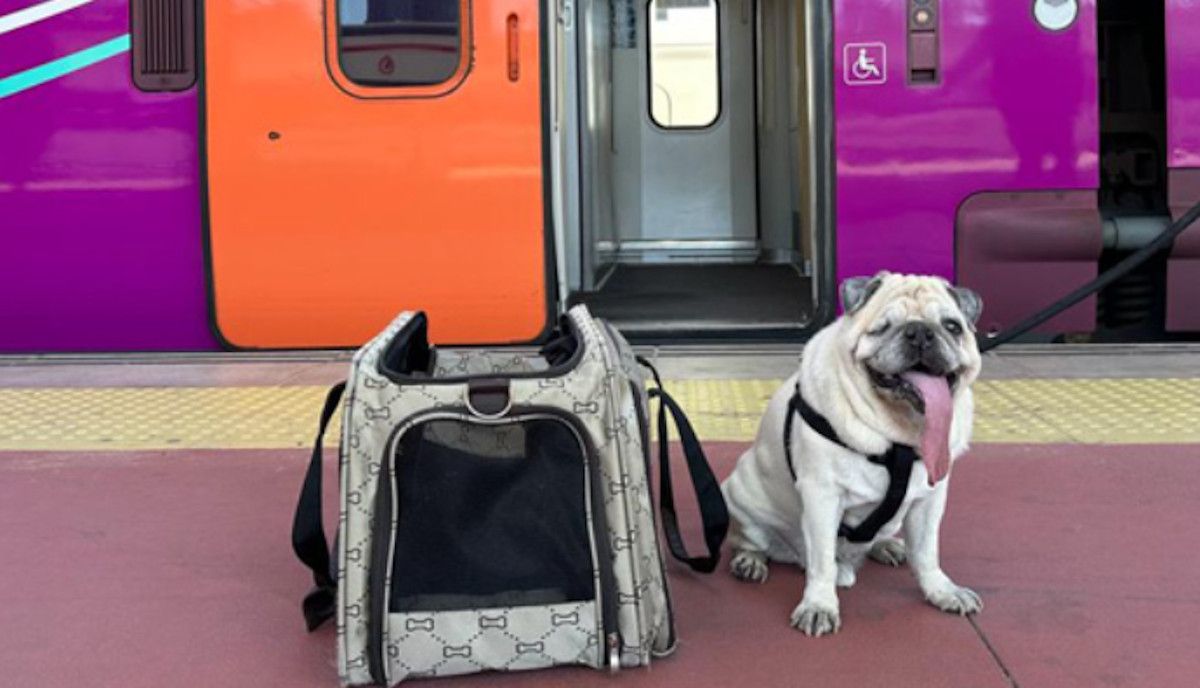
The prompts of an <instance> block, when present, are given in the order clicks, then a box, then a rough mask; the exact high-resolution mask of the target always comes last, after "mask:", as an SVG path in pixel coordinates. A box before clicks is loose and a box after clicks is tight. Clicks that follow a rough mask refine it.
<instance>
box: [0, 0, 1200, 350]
mask: <svg viewBox="0 0 1200 688" xmlns="http://www.w3.org/2000/svg"><path fill="white" fill-rule="evenodd" d="M1191 27H1197V28H1200V8H1198V7H1197V6H1196V4H1195V3H1193V2H1189V1H1187V0H1151V1H1150V2H1142V1H1139V2H1133V1H1132V0H974V1H972V2H961V3H958V2H954V3H952V2H941V1H940V0H812V1H811V2H793V1H789V0H557V1H555V2H539V1H538V0H267V1H264V0H224V1H222V2H203V3H195V2H194V1H193V0H43V1H41V2H37V1H35V0H5V2H3V3H0V229H2V231H0V240H2V241H3V244H2V245H0V323H3V325H2V326H0V351H3V352H35V353H40V352H54V351H134V350H213V349H221V348H233V349H281V348H282V349H289V348H331V347H350V346H354V345H357V344H360V343H361V342H362V341H363V340H364V339H365V338H367V337H369V336H370V335H371V334H372V333H374V332H376V331H378V330H379V328H380V327H381V326H382V324H384V323H386V322H387V321H388V320H389V319H390V318H391V316H393V315H394V314H395V313H396V312H397V311H399V310H402V309H423V310H426V311H428V312H429V313H430V314H431V321H432V322H434V323H436V324H437V325H436V327H437V328H438V329H437V330H436V331H435V332H433V333H431V335H432V337H433V338H434V339H436V340H437V341H440V342H446V343H459V344H470V343H484V342H488V343H499V342H534V341H537V340H539V339H540V338H542V337H543V336H544V335H545V333H546V332H548V330H549V328H550V326H551V325H552V323H553V322H554V320H555V317H556V314H557V313H558V312H560V311H561V310H562V308H563V307H565V306H567V305H569V304H573V303H579V302H582V303H587V304H589V306H590V307H591V308H592V309H593V310H594V311H595V312H597V313H598V314H600V315H603V316H606V317H608V318H610V319H611V320H612V321H614V322H615V323H617V324H618V325H620V326H621V327H622V328H624V329H625V330H626V331H628V332H629V333H631V334H632V335H633V336H636V337H642V338H650V339H655V338H657V339H667V338H685V339H693V340H694V339H727V338H742V339H756V340H765V339H781V338H782V339H793V340H799V339H802V338H803V337H805V336H806V334H807V333H809V332H811V331H812V330H813V328H815V327H818V326H820V325H822V324H824V323H825V322H827V321H828V320H829V319H830V318H832V317H834V315H835V314H836V311H837V305H836V294H835V292H836V289H835V285H836V283H837V281H838V280H839V279H841V278H844V277H846V276H850V275H856V274H864V273H872V272H875V271H877V270H880V269H889V270H893V271H905V272H922V273H933V274H939V275H944V276H945V277H947V278H950V279H953V280H956V281H958V282H959V283H962V284H965V285H968V286H971V287H973V288H975V289H977V290H978V291H980V292H981V293H982V294H983V296H984V300H985V303H986V312H985V316H984V320H983V322H982V324H981V326H982V327H983V328H984V329H985V330H987V331H998V330H1000V329H1003V328H1004V327H1006V326H1008V325H1011V324H1012V323H1013V322H1015V321H1016V320H1018V319H1020V318H1021V317H1022V316H1024V315H1026V314H1027V313H1028V312H1030V311H1032V310H1035V309H1036V308H1038V307H1039V306H1041V305H1043V304H1045V303H1048V302H1050V301H1052V300H1053V299H1054V298H1055V297H1057V296H1058V295H1060V294H1062V293H1065V292H1067V291H1069V290H1070V289H1071V288H1073V287H1075V286H1077V285H1078V284H1080V283H1083V282H1086V281H1087V280H1088V279H1090V278H1092V277H1094V276H1095V275H1096V274H1097V273H1098V272H1099V271H1100V270H1102V269H1104V268H1105V267H1107V266H1109V265H1112V264H1115V263H1116V262H1117V261H1119V260H1120V259H1122V258H1123V257H1125V256H1126V255H1128V254H1129V253H1130V252H1132V251H1134V250H1136V249H1138V248H1139V247H1141V246H1144V245H1145V244H1146V243H1148V242H1149V241H1150V240H1151V239H1153V237H1154V236H1156V235H1157V233H1159V232H1161V231H1162V230H1163V228H1165V227H1166V226H1167V224H1169V222H1170V221H1171V219H1172V218H1173V217H1177V216H1178V215H1179V214H1180V213H1182V212H1183V210H1185V209H1186V208H1187V207H1189V206H1190V205H1191V204H1193V203H1195V202H1196V201H1200V117H1197V116H1195V115H1196V113H1197V111H1200V79H1197V78H1196V77H1195V76H1194V74H1196V73H1198V72H1197V69H1195V68H1196V67H1200V46H1197V45H1196V44H1195V42H1194V41H1188V40H1187V39H1186V36H1187V35H1188V33H1189V31H1190V29H1191ZM1198 286H1200V230H1198V231H1191V232H1187V233H1185V234H1183V235H1181V236H1180V237H1179V239H1177V240H1176V241H1175V243H1174V245H1173V246H1172V247H1171V249H1170V251H1169V252H1164V253H1162V254H1161V255H1159V256H1158V257H1156V258H1154V259H1152V260H1151V261H1149V262H1147V263H1145V264H1144V265H1143V266H1142V267H1141V268H1139V269H1138V270H1137V271H1135V272H1134V273H1132V274H1130V275H1128V276H1127V277H1125V278H1124V279H1122V280H1120V281H1118V282H1117V283H1115V284H1113V285H1111V286H1109V287H1108V288H1106V289H1105V290H1103V291H1101V292H1100V293H1099V294H1098V295H1097V297H1096V298H1093V299H1090V300H1087V301H1084V302H1083V303H1081V304H1079V305H1078V306H1076V307H1074V308H1072V309H1069V310H1067V311H1066V312H1064V313H1062V314H1060V315H1059V316H1058V317H1056V318H1054V319H1053V320H1051V321H1050V322H1048V323H1047V324H1046V325H1045V326H1044V328H1043V333H1042V335H1041V336H1042V337H1062V336H1069V337H1074V338H1080V339H1092V340H1105V339H1142V340H1145V339H1152V340H1158V339H1170V338H1176V337H1190V336H1193V335H1194V334H1195V333H1196V332H1197V331H1200V289H1197V287H1198Z"/></svg>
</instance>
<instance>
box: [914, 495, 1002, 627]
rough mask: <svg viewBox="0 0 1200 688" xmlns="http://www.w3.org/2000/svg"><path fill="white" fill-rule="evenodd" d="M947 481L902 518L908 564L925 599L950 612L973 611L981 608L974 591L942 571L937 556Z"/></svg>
mask: <svg viewBox="0 0 1200 688" xmlns="http://www.w3.org/2000/svg"><path fill="white" fill-rule="evenodd" d="M947 482H949V481H945V480H943V481H942V483H941V484H940V485H938V486H937V488H936V489H935V490H934V491H933V494H931V495H929V496H928V497H926V498H925V499H922V500H918V501H917V502H916V503H914V504H913V505H912V508H911V509H909V512H908V514H906V515H905V517H904V540H905V542H906V543H907V544H908V563H909V565H910V566H911V567H912V571H913V574H914V575H915V576H916V577H917V584H918V585H920V586H921V592H923V593H924V594H925V599H927V600H929V603H930V604H932V605H933V606H935V607H937V608H938V609H941V610H942V611H944V612H949V613H951V614H963V615H965V614H974V613H975V612H978V611H980V610H981V609H983V601H982V600H980V599H979V595H977V594H975V591H974V590H971V589H970V588H964V587H962V586H961V585H958V584H956V583H955V582H954V581H952V580H950V577H949V576H947V575H946V573H945V572H944V571H942V565H941V561H940V559H939V555H938V532H939V530H940V529H941V524H942V514H943V513H945V511H946V490H947V487H946V485H947Z"/></svg>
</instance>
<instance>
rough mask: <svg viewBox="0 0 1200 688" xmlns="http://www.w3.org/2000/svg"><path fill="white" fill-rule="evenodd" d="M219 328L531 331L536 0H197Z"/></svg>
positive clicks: (537, 120)
mask: <svg viewBox="0 0 1200 688" xmlns="http://www.w3.org/2000/svg"><path fill="white" fill-rule="evenodd" d="M203 19H204V22H203V23H204V30H203V39H204V61H203V67H204V69H203V89H204V91H203V94H204V106H203V108H202V109H203V117H204V123H203V124H204V127H205V131H204V133H203V134H202V135H205V136H206V142H205V144H204V152H205V154H206V170H205V174H206V181H207V190H208V192H207V193H208V198H207V202H208V223H207V224H208V228H207V230H208V231H207V242H208V251H209V267H210V270H211V274H210V276H209V277H210V281H211V288H212V292H213V293H212V303H213V319H214V327H215V329H216V330H217V332H218V333H219V334H220V335H221V336H222V337H223V338H224V340H225V341H226V342H227V343H229V344H230V345H233V346H236V347H243V348H293V347H294V348H308V347H348V346H355V345H358V344H360V343H362V342H363V341H365V340H366V339H368V338H369V337H370V336H372V335H373V334H374V333H376V332H378V331H379V330H380V329H381V328H382V327H383V326H384V325H385V324H386V323H387V322H388V321H389V320H390V319H391V318H392V317H393V316H394V315H395V314H396V313H397V312H398V311H400V310H403V309H421V310H425V311H427V312H428V313H429V314H430V315H431V318H430V322H432V323H435V325H434V327H436V328H437V329H436V331H435V332H433V333H432V336H433V338H434V339H436V340H437V341H439V342H447V343H450V342H453V343H484V342H488V343H500V342H519V341H530V340H533V339H536V338H538V337H539V335H541V333H543V332H544V331H545V329H546V325H547V323H548V322H549V320H550V310H551V307H552V303H551V300H550V298H549V296H548V295H549V293H550V291H551V290H550V288H549V275H550V274H552V273H551V272H550V271H549V270H548V269H547V260H548V256H550V255H552V252H550V251H548V250H547V245H546V244H547V242H548V241H549V239H548V238H547V235H548V232H547V231H546V227H547V222H546V219H545V218H546V208H547V204H546V196H545V189H544V178H543V177H544V161H543V155H544V140H543V136H544V129H543V119H544V106H543V103H544V99H543V93H542V74H541V69H540V65H541V64H542V60H541V59H540V56H541V51H542V38H541V30H542V29H541V24H542V21H541V17H540V14H539V6H538V3H537V2H536V0H475V1H474V2H470V1H468V0H461V1H460V2H449V1H446V0H387V1H385V0H278V1H277V2H270V3H264V2H259V1H258V0H228V1H226V2H208V3H204V17H203Z"/></svg>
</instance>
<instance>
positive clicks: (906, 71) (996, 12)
mask: <svg viewBox="0 0 1200 688" xmlns="http://www.w3.org/2000/svg"><path fill="white" fill-rule="evenodd" d="M1074 2H1075V0H1072V3H1074ZM921 7H926V8H932V11H933V12H934V17H933V22H932V25H929V24H924V25H922V26H923V27H924V28H921V27H917V28H921V30H919V31H915V30H914V27H916V24H915V23H914V22H917V20H916V19H914V17H915V16H916V15H915V12H916V11H918V10H920V9H921ZM1031 9H1032V3H1031V2H1030V1H1028V0H1024V1H1020V2H1016V1H1013V0H983V1H981V2H972V3H962V2H950V1H949V0H942V2H940V3H938V2H925V1H924V0H922V1H921V2H917V1H916V0H835V2H834V42H833V50H834V56H833V58H834V59H833V62H834V74H833V78H834V82H835V84H836V87H835V112H836V144H835V150H836V155H837V163H836V169H837V267H838V269H837V272H838V276H839V279H840V278H845V277H849V276H852V275H859V274H870V273H873V272H875V271H877V270H880V269H885V268H886V269H890V270H893V271H904V272H920V273H933V274H939V275H944V276H946V277H948V278H954V277H955V276H956V274H955V272H956V270H955V217H956V213H957V212H958V210H959V208H960V206H961V205H962V204H963V203H964V201H966V200H967V199H968V198H969V197H971V196H972V195H974V194H977V193H979V192H985V191H1007V190H1023V191H1024V190H1029V191H1033V190H1055V191H1061V190H1080V189H1088V190H1090V189H1095V188H1097V185H1098V167H1097V166H1098V145H1099V144H1098V127H1099V121H1098V120H1099V112H1098V103H1097V99H1098V95H1097V94H1098V89H1097V66H1096V59H1097V57H1096V35H1095V7H1094V3H1093V2H1092V0H1082V1H1080V2H1078V3H1077V13H1076V15H1075V16H1074V18H1073V20H1072V21H1071V22H1070V23H1069V25H1067V26H1066V27H1065V28H1059V29H1057V30H1051V29H1049V28H1046V27H1045V26H1044V25H1042V24H1041V23H1039V21H1038V19H1037V17H1035V13H1034V12H1033V11H1031ZM1018 210H1020V209H1019V208H1018ZM1081 250H1082V249H1081ZM1035 286H1036V285H1035ZM1043 286H1044V285H1043ZM1007 288H1010V289H1011V288H1012V285H1008V287H1007ZM986 300H987V299H986V297H985V301H986ZM1046 300H1048V299H1047V297H1045V296H1038V297H1035V298H1034V303H1039V302H1044V301H1046Z"/></svg>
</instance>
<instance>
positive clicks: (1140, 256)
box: [979, 203, 1200, 352]
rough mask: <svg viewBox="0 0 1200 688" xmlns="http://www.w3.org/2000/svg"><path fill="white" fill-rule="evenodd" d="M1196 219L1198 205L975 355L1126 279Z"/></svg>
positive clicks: (982, 346)
mask: <svg viewBox="0 0 1200 688" xmlns="http://www.w3.org/2000/svg"><path fill="white" fill-rule="evenodd" d="M1197 219H1200V203H1197V204H1196V205H1194V206H1192V207H1191V208H1188V210H1187V212H1186V213H1184V214H1183V215H1181V216H1179V219H1178V220H1176V221H1174V222H1172V223H1171V225H1170V226H1169V227H1167V228H1166V229H1164V230H1163V231H1162V233H1161V234H1159V235H1158V236H1156V237H1154V241H1151V242H1150V243H1148V244H1146V245H1145V246H1143V247H1141V248H1140V249H1138V250H1137V251H1135V252H1133V253H1132V254H1130V255H1129V256H1127V257H1126V258H1125V259H1124V260H1122V261H1121V262H1120V263H1117V264H1116V265H1114V266H1112V267H1111V268H1109V269H1108V270H1107V271H1106V272H1103V273H1101V274H1100V276H1099V277H1097V278H1096V279H1094V280H1092V281H1091V282H1088V283H1087V284H1085V285H1083V286H1082V287H1079V288H1078V289H1076V290H1075V291H1073V292H1071V293H1070V294H1067V295H1066V296H1064V297H1062V298H1061V299H1059V300H1058V301H1056V302H1054V303H1053V304H1051V305H1049V306H1047V307H1046V308H1044V309H1042V310H1040V311H1038V312H1036V313H1034V314H1033V315H1031V316H1029V317H1028V318H1025V319H1024V320H1022V321H1021V322H1019V323H1017V324H1016V325H1013V326H1012V327H1010V328H1008V329H1007V330H1005V331H1004V332H1001V333H1000V334H998V335H996V336H995V337H989V338H988V339H985V340H984V341H983V342H982V343H981V344H980V345H979V351H980V352H984V351H989V350H991V349H994V348H996V347H998V346H1000V345H1001V344H1006V343H1008V342H1010V341H1012V340H1014V339H1016V338H1017V337H1019V336H1021V335H1023V334H1025V333H1026V332H1028V331H1029V330H1032V329H1033V328H1035V327H1037V326H1038V325H1041V324H1042V323H1044V322H1046V321H1047V320H1049V319H1050V318H1053V317H1054V316H1056V315H1058V314H1059V313H1062V312H1063V311H1065V310H1067V309H1068V308H1070V307H1071V306H1074V305H1075V304H1077V303H1079V302H1080V301H1082V300H1084V299H1086V298H1087V297H1089V296H1091V295H1092V294H1095V293H1096V292H1098V291H1100V290H1101V289H1103V288H1105V287H1107V286H1108V285H1110V284H1112V283H1113V282H1116V281H1117V280H1119V279H1121V278H1122V277H1124V276H1125V275H1128V274H1129V273H1130V272H1132V271H1133V270H1134V268H1136V267H1138V266H1139V265H1141V264H1142V263H1144V262H1146V261H1147V260H1149V259H1150V258H1152V257H1153V256H1154V255H1155V254H1157V253H1158V252H1159V251H1162V250H1163V249H1165V248H1166V247H1167V246H1169V245H1170V243H1171V242H1172V241H1174V240H1175V237H1177V236H1179V234H1180V233H1181V232H1183V230H1185V229H1187V228H1188V227H1190V226H1192V223H1194V222H1195V221H1196V220H1197Z"/></svg>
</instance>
